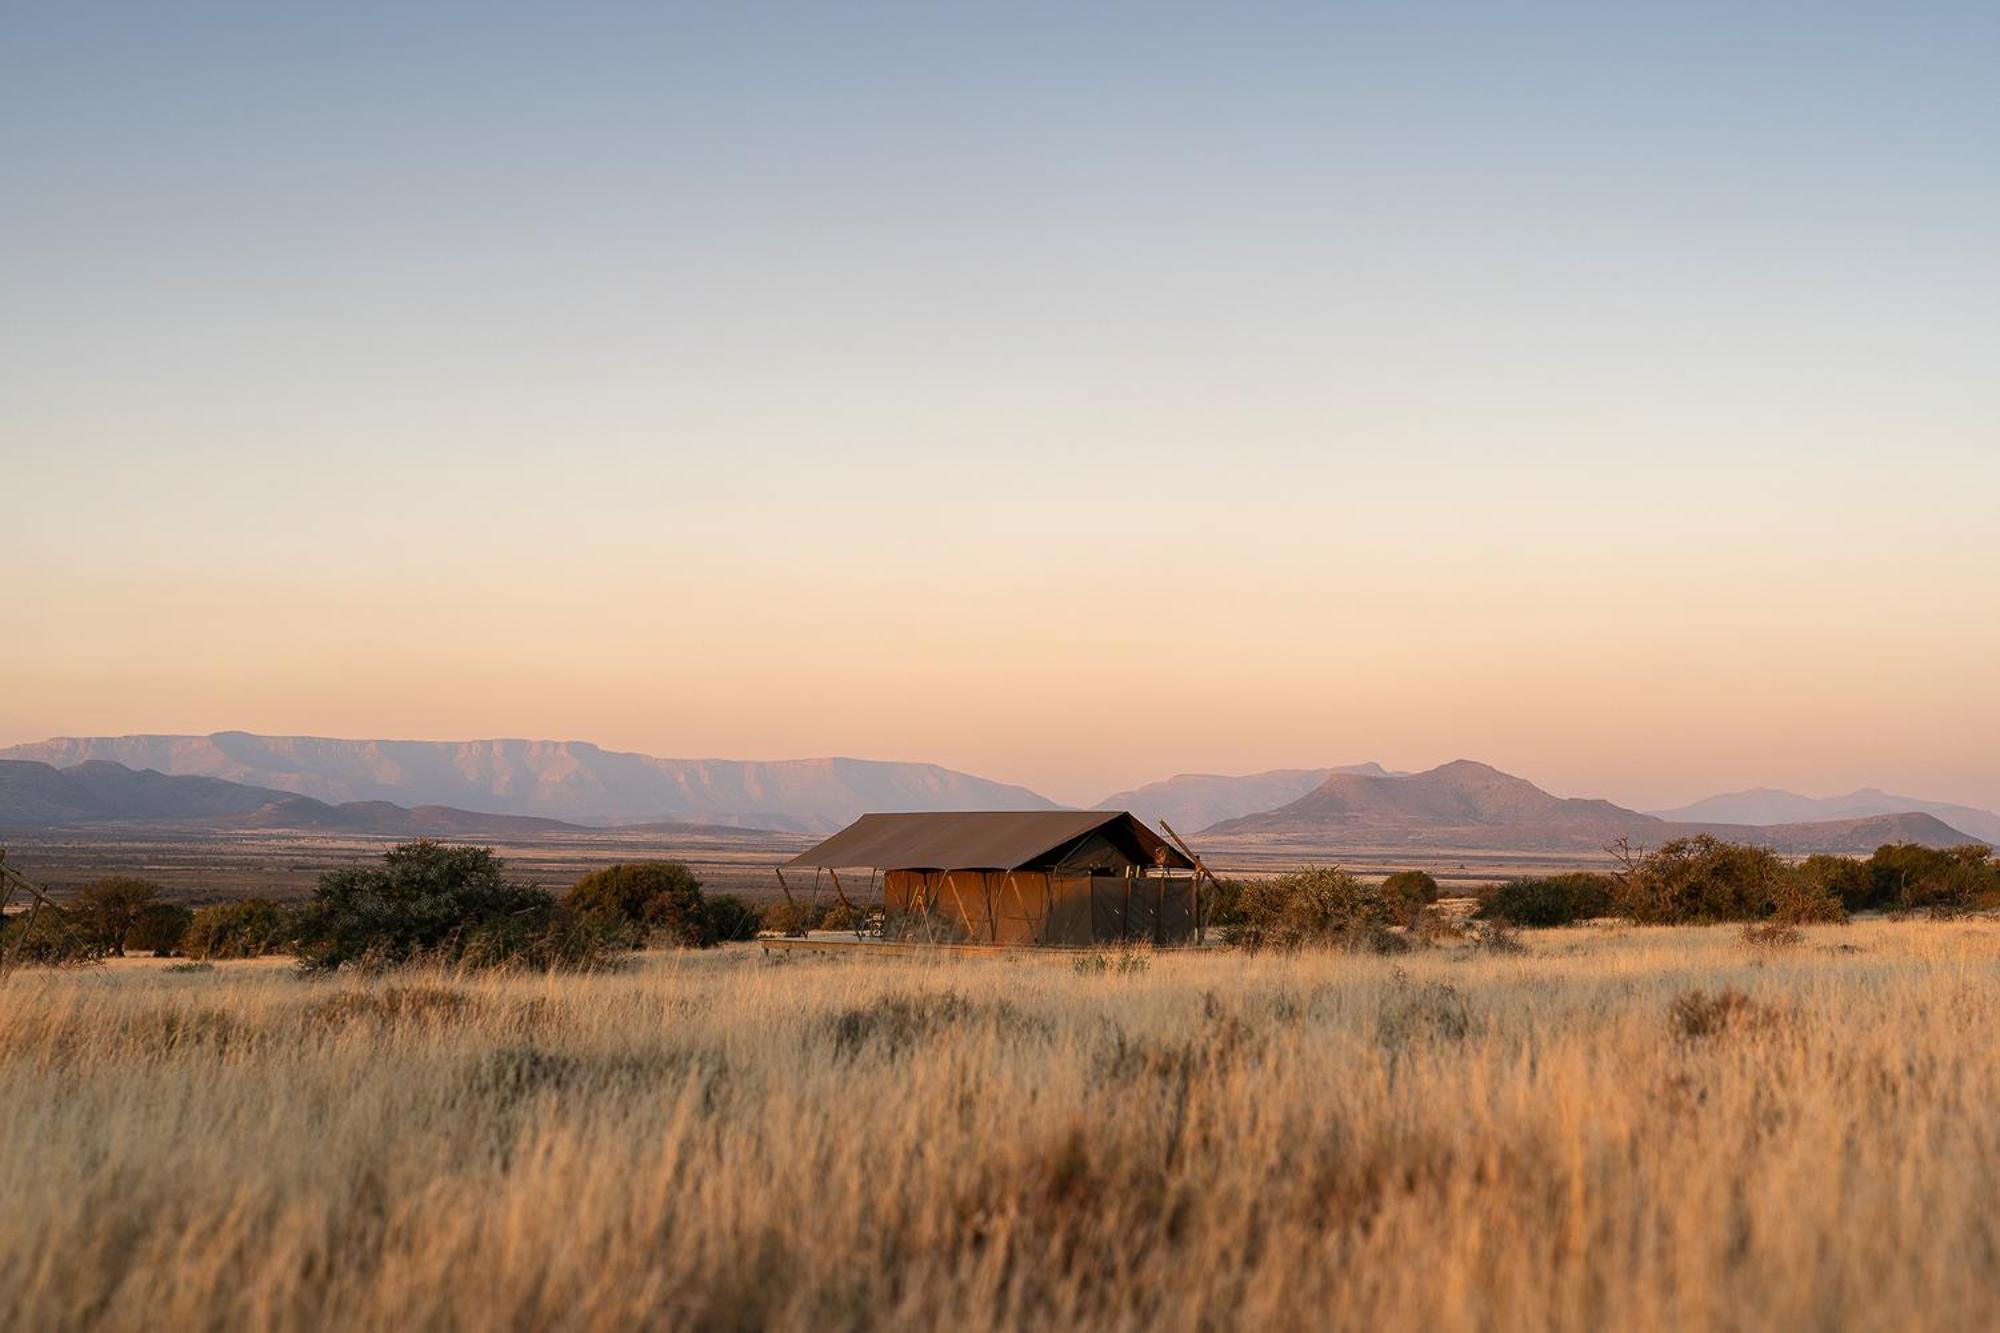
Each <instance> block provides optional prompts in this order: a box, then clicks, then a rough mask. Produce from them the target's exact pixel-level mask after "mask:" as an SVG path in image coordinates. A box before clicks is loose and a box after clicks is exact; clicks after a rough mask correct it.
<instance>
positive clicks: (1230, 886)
mask: <svg viewBox="0 0 2000 1333" xmlns="http://www.w3.org/2000/svg"><path fill="white" fill-rule="evenodd" d="M1200 904H1201V922H1202V925H1203V926H1207V927H1213V928H1216V929H1219V930H1221V931H1223V932H1224V933H1225V935H1226V934H1227V933H1228V931H1229V928H1230V927H1232V926H1240V925H1242V924H1243V881H1242V880H1240V879H1216V878H1214V877H1212V876H1206V875H1204V876H1203V877H1202V886H1201V898H1200Z"/></svg>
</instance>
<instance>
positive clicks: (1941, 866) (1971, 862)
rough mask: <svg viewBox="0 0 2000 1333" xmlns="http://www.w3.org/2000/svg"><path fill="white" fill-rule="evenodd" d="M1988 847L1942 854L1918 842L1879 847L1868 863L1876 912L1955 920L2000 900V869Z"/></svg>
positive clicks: (1971, 846) (1952, 849) (1969, 848)
mask: <svg viewBox="0 0 2000 1333" xmlns="http://www.w3.org/2000/svg"><path fill="white" fill-rule="evenodd" d="M1992 856H1993V851H1992V848H1990V847H1987V846H1986V845H1985V844H1983V843H1973V844H1971V845H1969V846H1965V847H1951V848H1947V849H1944V850H1942V851H1941V850H1939V849H1937V848H1935V847H1924V846H1920V845H1918V844H1917V843H1913V842H1900V843H1891V844H1889V845H1887V846H1884V847H1877V848H1876V849H1875V854H1874V855H1873V856H1871V857H1869V858H1868V862H1867V866H1868V874H1869V879H1870V881H1871V883H1872V885H1873V888H1874V893H1873V898H1872V901H1871V902H1870V904H1869V905H1870V906H1871V907H1882V908H1890V909H1893V910H1897V911H1905V912H1915V911H1928V912H1931V913H1933V914H1935V915H1940V916H1950V915H1955V914H1956V913H1959V912H1964V911H1969V910H1971V909H1973V908H1975V907H1987V906H1992V905H1993V904H1994V902H1995V901H1996V900H2000V867H1996V866H1995V865H1994V863H1993V859H1992Z"/></svg>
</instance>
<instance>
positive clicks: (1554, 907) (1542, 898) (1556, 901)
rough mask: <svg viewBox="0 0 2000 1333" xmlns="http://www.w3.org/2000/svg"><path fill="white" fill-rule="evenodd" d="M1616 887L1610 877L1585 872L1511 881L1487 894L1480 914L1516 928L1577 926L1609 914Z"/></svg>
mask: <svg viewBox="0 0 2000 1333" xmlns="http://www.w3.org/2000/svg"><path fill="white" fill-rule="evenodd" d="M1613 887H1614V884H1613V881H1612V879H1611V877H1610V876H1609V875H1593V874H1590V873H1588V872H1581V871H1580V872H1578V873H1575V874H1569V875H1541V876H1532V877H1527V878H1521V879H1510V880H1508V881H1507V882H1506V883H1504V884H1496V885H1494V886H1493V888H1491V889H1489V890H1488V891H1487V892H1486V894H1485V895H1484V896H1483V897H1482V899H1481V901H1480V904H1479V911H1478V912H1477V913H1476V915H1477V916H1478V917H1479V919H1480V920H1482V921H1506V922H1509V923H1510V924H1512V925H1516V926H1569V925H1574V924H1576V923H1577V922H1579V921H1588V920H1590V919H1591V918H1592V917H1600V916H1605V915H1607V914H1609V913H1610V911H1611V908H1612V889H1613Z"/></svg>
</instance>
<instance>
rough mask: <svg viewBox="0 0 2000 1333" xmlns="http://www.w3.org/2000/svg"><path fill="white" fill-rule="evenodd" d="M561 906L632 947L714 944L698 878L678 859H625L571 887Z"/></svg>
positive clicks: (696, 947) (713, 935)
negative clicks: (644, 945) (608, 931)
mask: <svg viewBox="0 0 2000 1333" xmlns="http://www.w3.org/2000/svg"><path fill="white" fill-rule="evenodd" d="M563 906H564V907H566V908H567V909H569V910H570V911H571V912H573V913H575V914H577V915H578V916H582V917H585V918H587V919H589V920H591V921H594V922H596V923H598V924H599V925H600V926H603V927H605V928H606V929H607V930H610V931H612V932H613V933H615V934H617V935H619V936H621V937H623V938H624V939H625V940H626V941H627V942H629V943H631V944H634V945H642V944H661V945H668V946H674V947H679V948H686V949H699V948H701V947H703V946H704V945H708V944H713V943H714V942H715V926H714V920H713V918H712V917H711V916H710V913H709V908H710V904H709V902H708V900H707V899H706V898H705V897H704V896H703V895H702V891H701V881H700V880H698V879H696V878H695V875H694V872H693V871H692V870H689V869H688V868H687V866H685V865H683V864H682V863H681V862H679V861H628V862H624V863H622V864H619V865H615V866H606V867H605V868H604V869H602V870H595V871H592V872H591V873H590V874H588V875H585V876H584V877H583V878H582V879H580V880H578V881H577V882H576V883H575V884H574V885H573V886H571V888H570V891H569V892H568V893H567V894H566V895H564V897H563ZM752 933H753V934H754V933H755V932H754V931H753V932H752Z"/></svg>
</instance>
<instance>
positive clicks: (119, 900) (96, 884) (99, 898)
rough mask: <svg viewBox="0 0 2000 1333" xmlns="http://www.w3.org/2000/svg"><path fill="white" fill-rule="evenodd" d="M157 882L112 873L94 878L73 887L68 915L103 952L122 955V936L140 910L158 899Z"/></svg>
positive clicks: (135, 920) (124, 935)
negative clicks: (74, 889)
mask: <svg viewBox="0 0 2000 1333" xmlns="http://www.w3.org/2000/svg"><path fill="white" fill-rule="evenodd" d="M159 897H160V886H159V885H157V884H155V883H153V882H152V881H151V880H148V879H134V878H133V877H132V876H130V875H111V876H109V877H107V878H105V879H100V880H93V881H92V882H91V883H89V884H86V885H84V886H83V887H82V888H80V889H78V890H77V891H76V897H75V898H74V899H73V900H72V901H71V902H70V904H69V909H68V910H69V918H70V920H71V922H72V923H73V924H74V925H75V927H76V929H78V930H81V931H84V932H86V933H88V934H89V935H90V936H91V937H92V938H93V939H94V940H95V941H96V942H97V944H98V947H100V948H101V949H102V950H103V951H104V952H105V953H107V954H111V955H112V956H114V957H118V958H122V957H124V956H125V937H126V936H128V935H130V934H131V933H132V927H133V926H134V925H135V924H136V923H137V922H138V920H139V914H140V913H141V912H144V911H145V910H146V909H147V908H149V907H151V906H153V905H154V904H155V903H156V902H158V901H159Z"/></svg>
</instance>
